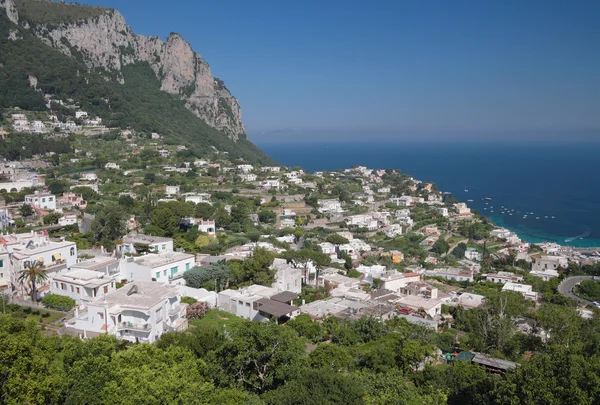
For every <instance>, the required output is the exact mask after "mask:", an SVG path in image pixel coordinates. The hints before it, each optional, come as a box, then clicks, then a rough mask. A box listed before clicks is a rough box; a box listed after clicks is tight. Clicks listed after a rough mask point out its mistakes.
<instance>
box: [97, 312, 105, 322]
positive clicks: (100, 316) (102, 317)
mask: <svg viewBox="0 0 600 405" xmlns="http://www.w3.org/2000/svg"><path fill="white" fill-rule="evenodd" d="M98 318H100V320H101V321H103V320H104V312H98Z"/></svg>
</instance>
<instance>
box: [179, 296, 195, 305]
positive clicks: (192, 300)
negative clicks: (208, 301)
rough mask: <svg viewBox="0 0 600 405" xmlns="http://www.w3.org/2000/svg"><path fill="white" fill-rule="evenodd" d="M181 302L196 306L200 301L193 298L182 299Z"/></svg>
mask: <svg viewBox="0 0 600 405" xmlns="http://www.w3.org/2000/svg"><path fill="white" fill-rule="evenodd" d="M181 302H182V303H184V304H189V305H192V304H195V303H196V302H198V300H197V299H196V298H192V297H181Z"/></svg>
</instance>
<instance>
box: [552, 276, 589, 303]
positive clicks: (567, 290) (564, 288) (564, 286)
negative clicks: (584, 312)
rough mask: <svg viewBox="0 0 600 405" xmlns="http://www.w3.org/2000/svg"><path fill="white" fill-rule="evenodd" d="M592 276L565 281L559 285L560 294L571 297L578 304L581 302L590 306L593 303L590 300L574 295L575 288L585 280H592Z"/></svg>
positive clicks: (570, 278)
mask: <svg viewBox="0 0 600 405" xmlns="http://www.w3.org/2000/svg"><path fill="white" fill-rule="evenodd" d="M591 279H592V276H574V277H569V278H566V279H564V280H563V281H562V282H561V283H560V284H559V285H558V292H559V293H561V294H562V295H564V296H566V297H569V298H571V299H573V300H575V301H577V302H581V303H583V304H589V303H591V301H590V300H586V299H585V298H581V297H579V296H578V295H575V293H573V288H574V287H575V286H576V285H577V284H579V283H581V282H582V281H584V280H591Z"/></svg>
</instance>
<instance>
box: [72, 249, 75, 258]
mask: <svg viewBox="0 0 600 405" xmlns="http://www.w3.org/2000/svg"><path fill="white" fill-rule="evenodd" d="M71 256H75V248H74V247H72V248H71Z"/></svg>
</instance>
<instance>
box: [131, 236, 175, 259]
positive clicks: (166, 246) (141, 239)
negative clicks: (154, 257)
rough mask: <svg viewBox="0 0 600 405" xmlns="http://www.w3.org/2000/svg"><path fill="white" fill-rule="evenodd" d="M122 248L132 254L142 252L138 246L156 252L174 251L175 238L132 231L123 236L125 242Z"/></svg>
mask: <svg viewBox="0 0 600 405" xmlns="http://www.w3.org/2000/svg"><path fill="white" fill-rule="evenodd" d="M136 245H137V248H136ZM120 248H121V251H122V252H123V253H131V254H135V253H140V252H138V251H137V249H138V248H140V250H146V249H149V250H150V251H152V252H154V253H164V252H172V251H173V239H171V238H165V237H162V236H150V235H142V234H136V233H130V234H129V235H126V236H124V237H123V244H122V245H121V247H120Z"/></svg>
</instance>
